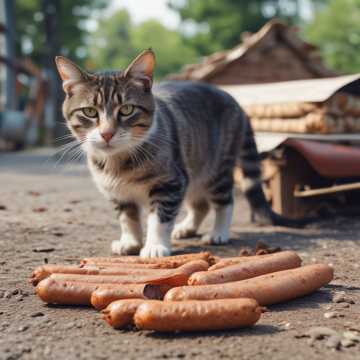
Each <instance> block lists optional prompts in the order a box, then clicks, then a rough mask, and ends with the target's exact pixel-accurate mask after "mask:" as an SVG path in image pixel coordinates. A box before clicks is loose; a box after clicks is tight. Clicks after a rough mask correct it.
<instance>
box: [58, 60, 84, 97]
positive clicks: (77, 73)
mask: <svg viewBox="0 0 360 360" xmlns="http://www.w3.org/2000/svg"><path fill="white" fill-rule="evenodd" d="M55 62H56V66H57V69H58V72H59V75H60V77H61V79H62V81H63V88H64V91H65V92H69V91H70V88H71V86H72V85H74V84H76V83H79V82H83V81H87V80H88V79H89V74H87V73H86V72H85V71H83V70H81V69H80V67H79V66H77V65H76V64H74V63H73V62H72V61H71V60H69V59H67V58H66V57H64V56H56V58H55Z"/></svg>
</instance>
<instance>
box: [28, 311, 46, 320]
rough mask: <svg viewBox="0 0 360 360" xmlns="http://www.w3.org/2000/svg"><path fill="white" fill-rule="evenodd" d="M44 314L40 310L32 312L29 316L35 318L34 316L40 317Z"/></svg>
mask: <svg viewBox="0 0 360 360" xmlns="http://www.w3.org/2000/svg"><path fill="white" fill-rule="evenodd" d="M44 315H45V314H44V313H42V312H41V311H37V312H34V313H32V314H31V315H30V316H31V317H32V318H35V317H40V316H44Z"/></svg>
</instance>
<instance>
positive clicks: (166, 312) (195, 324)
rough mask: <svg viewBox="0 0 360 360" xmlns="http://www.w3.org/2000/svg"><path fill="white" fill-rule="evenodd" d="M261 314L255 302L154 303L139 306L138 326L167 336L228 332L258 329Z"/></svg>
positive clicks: (260, 309) (228, 300) (248, 300)
mask: <svg viewBox="0 0 360 360" xmlns="http://www.w3.org/2000/svg"><path fill="white" fill-rule="evenodd" d="M261 311H262V308H261V307H260V306H259V304H258V303H257V302H256V300H254V299H222V300H209V301H197V300H188V301H168V302H161V301H151V302H143V303H142V304H140V306H138V308H137V310H136V312H135V315H134V322H135V325H136V326H137V327H138V328H139V329H145V330H156V331H163V332H173V331H208V330H225V329H234V328H240V327H244V326H251V325H254V324H255V323H256V322H257V321H258V320H259V318H260V315H261Z"/></svg>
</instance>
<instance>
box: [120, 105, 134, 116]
mask: <svg viewBox="0 0 360 360" xmlns="http://www.w3.org/2000/svg"><path fill="white" fill-rule="evenodd" d="M134 110H135V106H134V105H123V106H121V108H120V114H121V115H123V116H129V115H131V114H132V113H133V112H134Z"/></svg>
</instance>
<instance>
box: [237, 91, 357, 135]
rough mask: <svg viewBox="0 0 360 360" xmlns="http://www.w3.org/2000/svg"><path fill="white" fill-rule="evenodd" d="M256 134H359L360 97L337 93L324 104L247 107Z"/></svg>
mask: <svg viewBox="0 0 360 360" xmlns="http://www.w3.org/2000/svg"><path fill="white" fill-rule="evenodd" d="M244 110H245V111H246V113H247V114H248V115H249V117H250V119H251V123H252V126H253V128H254V129H255V130H256V131H270V132H293V133H303V134H306V133H309V134H311V133H315V134H340V133H357V132H360V96H355V95H350V94H347V93H342V92H339V93H335V94H334V95H333V96H331V97H330V98H328V99H327V100H325V101H323V102H294V103H292V102H288V103H274V104H250V105H245V106H244Z"/></svg>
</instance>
